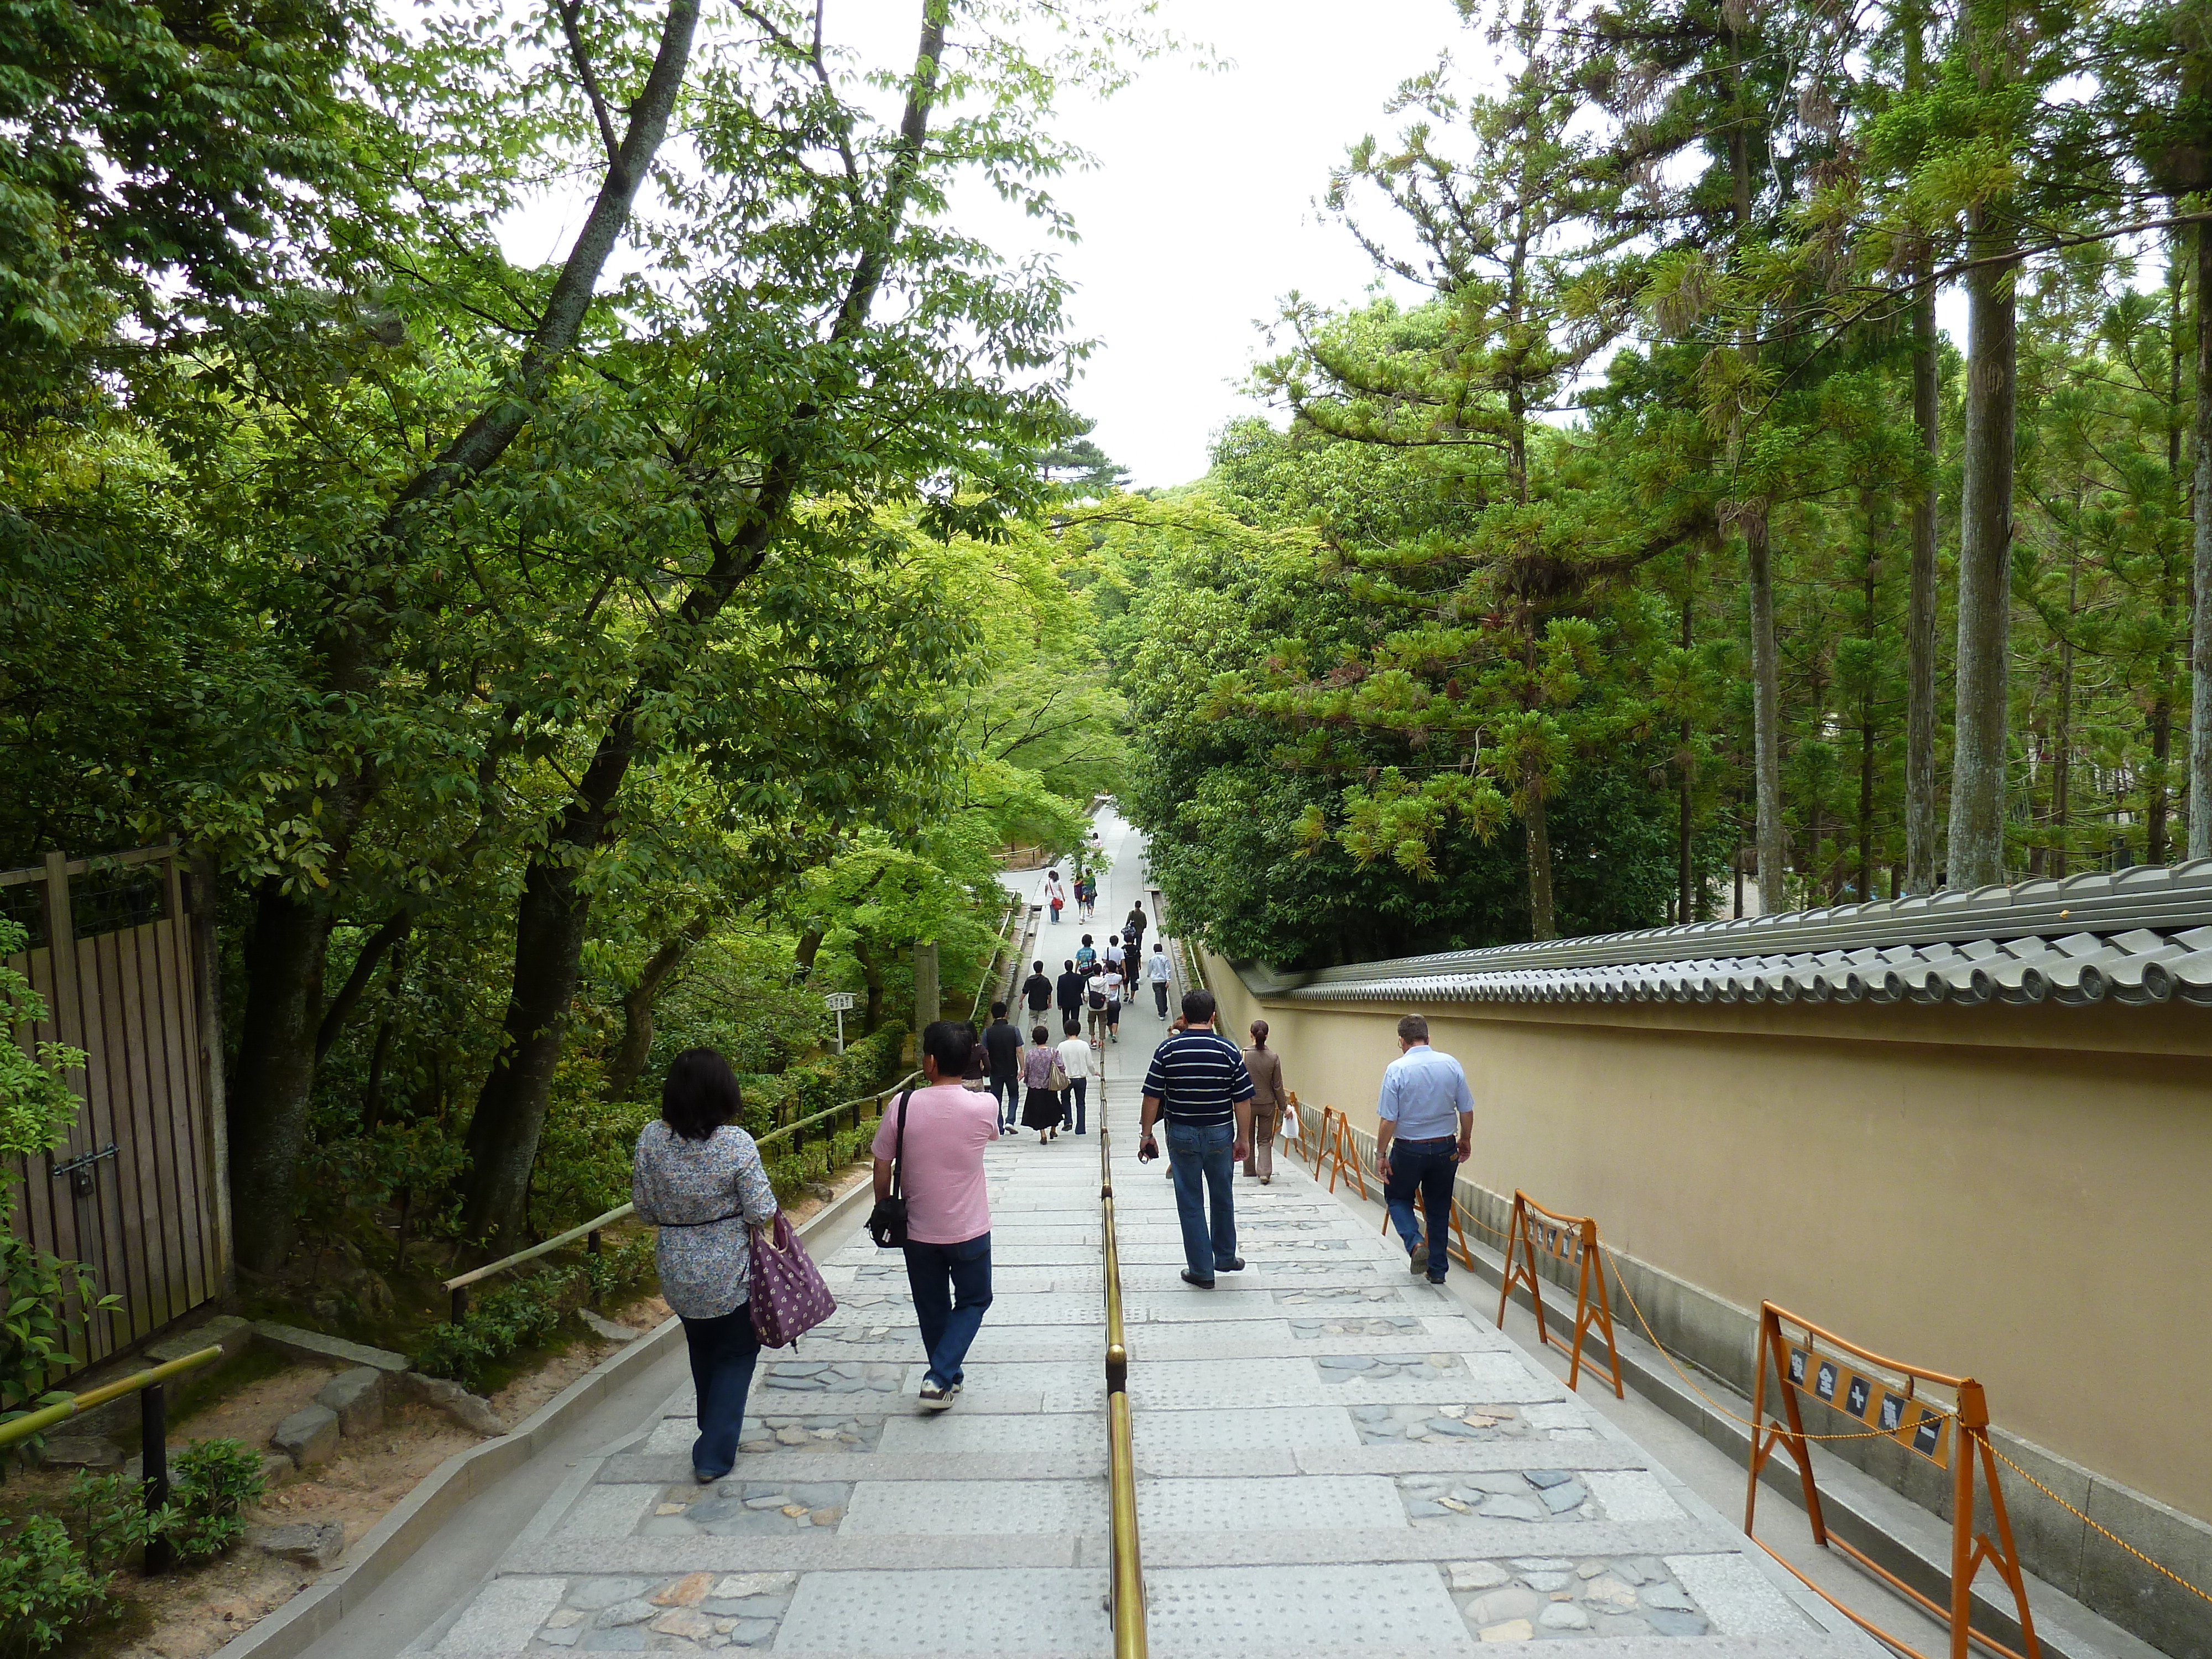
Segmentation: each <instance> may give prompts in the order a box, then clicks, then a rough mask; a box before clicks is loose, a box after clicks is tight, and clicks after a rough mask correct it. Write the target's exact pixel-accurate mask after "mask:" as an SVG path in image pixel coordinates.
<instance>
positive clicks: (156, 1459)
mask: <svg viewBox="0 0 2212 1659" xmlns="http://www.w3.org/2000/svg"><path fill="white" fill-rule="evenodd" d="M138 1457H139V1463H140V1466H141V1468H143V1471H144V1479H145V1482H146V1512H147V1513H148V1514H149V1515H151V1514H152V1513H153V1512H154V1511H155V1510H158V1509H160V1508H161V1507H162V1506H163V1505H164V1504H167V1502H168V1501H169V1407H168V1401H167V1399H166V1398H165V1397H164V1396H163V1395H162V1392H161V1384H160V1383H148V1384H147V1385H146V1386H145V1387H144V1388H143V1389H140V1390H139V1391H138ZM175 1559H176V1552H175V1551H174V1550H173V1548H172V1547H170V1544H169V1541H168V1540H167V1539H166V1538H162V1537H160V1536H155V1537H152V1538H149V1539H148V1540H147V1541H146V1572H147V1576H148V1577H152V1576H153V1575H154V1574H155V1573H157V1572H167V1571H168V1570H169V1568H170V1565H172V1564H173V1562H174V1560H175Z"/></svg>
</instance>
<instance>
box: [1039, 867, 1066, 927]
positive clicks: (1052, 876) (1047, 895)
mask: <svg viewBox="0 0 2212 1659" xmlns="http://www.w3.org/2000/svg"><path fill="white" fill-rule="evenodd" d="M1044 902H1045V903H1046V904H1048V906H1050V907H1051V909H1052V925H1053V926H1054V927H1059V926H1060V911H1061V909H1062V908H1064V907H1065V906H1066V903H1067V889H1066V888H1065V887H1063V886H1061V885H1060V872H1059V871H1057V870H1048V871H1046V872H1045V877H1044Z"/></svg>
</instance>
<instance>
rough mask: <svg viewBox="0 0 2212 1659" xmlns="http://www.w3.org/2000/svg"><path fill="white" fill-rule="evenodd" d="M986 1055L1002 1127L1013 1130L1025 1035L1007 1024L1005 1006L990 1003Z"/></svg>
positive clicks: (1019, 1098)
mask: <svg viewBox="0 0 2212 1659" xmlns="http://www.w3.org/2000/svg"><path fill="white" fill-rule="evenodd" d="M983 1056H984V1059H985V1060H986V1061H987V1064H988V1066H989V1068H990V1069H989V1075H990V1079H991V1098H992V1099H994V1100H995V1101H997V1102H998V1103H999V1117H1000V1124H1001V1126H1002V1127H1006V1128H1008V1129H1011V1128H1012V1127H1014V1123H1015V1121H1016V1120H1017V1119H1018V1118H1019V1117H1020V1115H1021V1110H1022V1085H1021V1074H1022V1034H1021V1032H1020V1031H1019V1030H1018V1029H1016V1028H1015V1027H1014V1026H1012V1025H1009V1024H1007V1023H1006V1004H1005V1003H1003V1002H994V1003H993V1004H992V1005H991V1023H990V1024H988V1025H987V1026H985V1027H984V1028H983Z"/></svg>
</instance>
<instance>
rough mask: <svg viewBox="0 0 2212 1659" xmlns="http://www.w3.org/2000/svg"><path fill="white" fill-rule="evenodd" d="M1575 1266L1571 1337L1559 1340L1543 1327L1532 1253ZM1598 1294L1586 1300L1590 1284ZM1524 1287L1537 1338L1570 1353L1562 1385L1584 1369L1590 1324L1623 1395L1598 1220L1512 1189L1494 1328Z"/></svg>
mask: <svg viewBox="0 0 2212 1659" xmlns="http://www.w3.org/2000/svg"><path fill="white" fill-rule="evenodd" d="M1539 1250H1541V1251H1543V1252H1544V1254H1545V1255H1548V1256H1551V1257H1553V1259H1554V1260H1556V1261H1569V1262H1572V1263H1574V1264H1575V1265H1576V1267H1577V1270H1578V1272H1577V1279H1576V1282H1575V1325H1574V1331H1575V1340H1574V1341H1573V1342H1572V1343H1571V1344H1570V1343H1566V1342H1562V1341H1561V1340H1559V1338H1558V1337H1556V1336H1554V1335H1553V1334H1552V1333H1551V1332H1550V1331H1548V1330H1547V1329H1546V1328H1545V1326H1544V1292H1543V1289H1542V1287H1541V1285H1539V1284H1538V1282H1537V1278H1536V1252H1537V1251H1539ZM1593 1280H1595V1283H1596V1285H1597V1299H1596V1300H1595V1302H1593V1301H1592V1300H1591V1299H1590V1285H1591V1283H1592V1281H1593ZM1515 1285H1527V1286H1528V1300H1529V1302H1530V1303H1531V1304H1534V1308H1535V1310H1536V1340H1538V1341H1540V1342H1548V1343H1550V1344H1551V1345H1552V1346H1553V1347H1555V1348H1557V1349H1559V1351H1560V1352H1563V1353H1565V1354H1566V1355H1567V1356H1568V1358H1569V1361H1570V1363H1569V1364H1568V1366H1567V1386H1568V1387H1569V1388H1571V1389H1573V1388H1578V1387H1579V1386H1580V1385H1581V1382H1582V1374H1583V1342H1584V1341H1585V1340H1587V1339H1588V1338H1589V1332H1590V1328H1591V1327H1592V1326H1593V1325H1595V1327H1596V1328H1597V1329H1598V1332H1599V1334H1601V1335H1602V1336H1603V1337H1604V1338H1605V1353H1606V1358H1607V1361H1608V1362H1609V1363H1610V1364H1611V1366H1612V1370H1613V1398H1614V1399H1616V1400H1625V1399H1626V1398H1627V1395H1626V1394H1625V1393H1623V1392H1622V1389H1621V1386H1620V1345H1619V1344H1618V1343H1617V1342H1615V1341H1614V1340H1613V1297H1612V1295H1611V1293H1610V1292H1609V1291H1607V1289H1606V1283H1605V1266H1604V1263H1603V1262H1602V1261H1601V1260H1600V1258H1599V1256H1598V1249H1597V1223H1596V1221H1595V1219H1593V1218H1591V1217H1589V1216H1586V1215H1559V1214H1558V1213H1556V1212H1553V1211H1551V1210H1547V1209H1546V1208H1545V1207H1544V1206H1542V1205H1541V1204H1539V1203H1538V1202H1536V1200H1534V1199H1533V1198H1531V1197H1529V1196H1528V1194H1526V1193H1524V1192H1522V1190H1521V1189H1520V1188H1517V1187H1516V1188H1514V1191H1513V1225H1512V1226H1511V1227H1510V1229H1509V1230H1508V1231H1507V1232H1506V1235H1505V1277H1504V1279H1503V1280H1501V1281H1500V1283H1499V1285H1498V1328H1499V1329H1500V1330H1503V1329H1504V1328H1505V1307H1506V1304H1508V1303H1509V1302H1510V1301H1511V1300H1512V1299H1513V1287H1514V1286H1515Z"/></svg>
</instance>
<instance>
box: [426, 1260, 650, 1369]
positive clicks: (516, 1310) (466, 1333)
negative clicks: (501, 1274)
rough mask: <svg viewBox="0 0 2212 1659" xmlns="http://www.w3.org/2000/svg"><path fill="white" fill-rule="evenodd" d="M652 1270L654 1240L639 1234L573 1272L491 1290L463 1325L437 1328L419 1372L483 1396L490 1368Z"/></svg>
mask: <svg viewBox="0 0 2212 1659" xmlns="http://www.w3.org/2000/svg"><path fill="white" fill-rule="evenodd" d="M652 1270H653V1235H652V1234H650V1233H639V1234H635V1235H633V1236H632V1237H629V1238H626V1239H624V1240H623V1241H622V1242H621V1243H617V1245H615V1247H614V1248H613V1249H609V1250H606V1251H604V1252H602V1253H601V1254H600V1255H586V1256H585V1257H584V1258H583V1260H582V1261H580V1262H577V1263H575V1264H574V1265H573V1266H570V1267H552V1268H549V1269H547V1270H546V1271H545V1272H544V1273H533V1274H532V1275H531V1277H529V1278H528V1279H514V1280H513V1281H511V1282H509V1283H507V1284H505V1285H501V1286H500V1287H499V1288H498V1289H497V1290H495V1291H487V1292H486V1293H485V1294H484V1296H483V1297H482V1298H481V1299H480V1300H479V1301H478V1302H477V1304H476V1305H475V1306H473V1307H471V1309H470V1310H469V1311H468V1313H467V1315H466V1316H464V1317H463V1318H462V1320H461V1321H460V1322H459V1324H455V1323H453V1322H452V1321H450V1320H449V1321H447V1322H446V1323H445V1324H442V1325H439V1326H436V1327H435V1328H433V1329H432V1330H431V1331H430V1333H429V1334H428V1336H426V1337H425V1338H424V1339H423V1342H422V1347H421V1348H420V1349H419V1350H417V1351H416V1355H415V1369H416V1370H418V1371H421V1372H422V1374H423V1375H424V1376H447V1377H451V1378H453V1381H455V1382H457V1383H459V1384H460V1385H461V1386H462V1387H463V1388H466V1389H479V1390H480V1389H482V1388H483V1382H484V1378H485V1375H486V1373H487V1372H488V1370H489V1368H490V1367H491V1366H493V1365H495V1364H497V1363H498V1362H499V1361H501V1360H502V1359H504V1358H507V1355H509V1354H511V1353H513V1352H516V1351H517V1350H518V1349H520V1348H526V1347H528V1346H531V1345H532V1343H535V1342H540V1341H543V1340H544V1339H545V1338H547V1337H549V1336H550V1335H552V1334H553V1333H554V1332H555V1331H556V1330H557V1329H559V1328H560V1326H561V1322H562V1320H563V1319H566V1318H567V1317H568V1313H569V1310H571V1309H573V1308H575V1307H577V1306H579V1305H580V1304H581V1303H582V1302H584V1301H585V1300H586V1299H588V1300H591V1301H593V1302H597V1301H601V1300H604V1299H605V1298H606V1297H611V1296H614V1295H616V1294H617V1293H618V1292H619V1291H623V1290H625V1289H628V1288H629V1287H630V1286H632V1285H636V1284H638V1283H640V1282H641V1281H642V1280H643V1279H645V1278H646V1276H647V1274H648V1273H651V1272H652Z"/></svg>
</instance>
